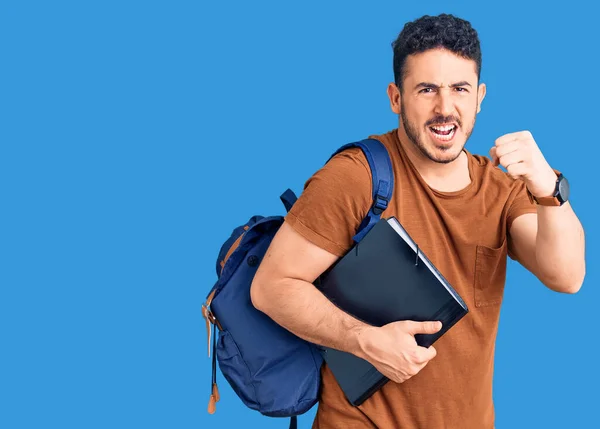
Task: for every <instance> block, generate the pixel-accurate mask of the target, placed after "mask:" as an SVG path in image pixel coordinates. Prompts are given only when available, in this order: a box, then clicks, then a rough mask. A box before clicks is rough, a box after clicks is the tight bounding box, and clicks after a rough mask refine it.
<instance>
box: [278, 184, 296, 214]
mask: <svg viewBox="0 0 600 429" xmlns="http://www.w3.org/2000/svg"><path fill="white" fill-rule="evenodd" d="M279 198H280V199H281V202H282V203H283V205H284V206H285V210H286V211H288V212H289V211H290V210H291V209H292V206H293V205H294V203H295V202H296V200H297V199H298V197H296V194H295V193H294V191H292V190H291V189H286V190H285V192H284V193H283V194H281V196H280V197H279Z"/></svg>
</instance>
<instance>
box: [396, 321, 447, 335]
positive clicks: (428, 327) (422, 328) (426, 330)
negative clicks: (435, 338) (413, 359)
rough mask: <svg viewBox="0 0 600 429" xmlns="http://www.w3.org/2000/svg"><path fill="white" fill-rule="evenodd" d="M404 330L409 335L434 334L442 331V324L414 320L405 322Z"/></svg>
mask: <svg viewBox="0 0 600 429" xmlns="http://www.w3.org/2000/svg"><path fill="white" fill-rule="evenodd" d="M405 328H406V329H405V330H406V332H407V333H409V334H412V335H414V334H435V333H436V332H438V331H439V330H440V329H442V322H438V321H430V322H429V321H428V322H415V321H414V320H407V321H406V323H405Z"/></svg>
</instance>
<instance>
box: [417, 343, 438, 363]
mask: <svg viewBox="0 0 600 429" xmlns="http://www.w3.org/2000/svg"><path fill="white" fill-rule="evenodd" d="M419 351H420V353H419V355H420V357H421V363H426V362H429V361H430V360H431V359H433V358H434V357H436V356H437V350H436V349H435V348H434V347H433V346H429V347H419Z"/></svg>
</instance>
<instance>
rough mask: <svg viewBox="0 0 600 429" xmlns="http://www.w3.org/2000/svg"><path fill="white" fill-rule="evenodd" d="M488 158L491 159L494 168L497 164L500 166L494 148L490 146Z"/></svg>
mask: <svg viewBox="0 0 600 429" xmlns="http://www.w3.org/2000/svg"><path fill="white" fill-rule="evenodd" d="M490 158H491V159H492V162H493V163H494V166H496V167H497V166H498V164H500V159H499V158H498V157H497V156H496V146H492V148H491V149H490Z"/></svg>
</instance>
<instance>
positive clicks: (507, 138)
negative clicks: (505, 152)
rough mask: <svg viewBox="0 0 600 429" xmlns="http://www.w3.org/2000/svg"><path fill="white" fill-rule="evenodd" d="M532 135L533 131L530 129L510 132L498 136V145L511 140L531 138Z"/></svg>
mask: <svg viewBox="0 0 600 429" xmlns="http://www.w3.org/2000/svg"><path fill="white" fill-rule="evenodd" d="M530 137H532V135H531V133H530V132H529V131H518V132H516V133H508V134H504V135H503V136H501V137H498V138H497V139H496V142H495V143H496V146H498V145H502V144H504V143H507V142H510V141H514V140H522V139H526V138H530Z"/></svg>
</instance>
